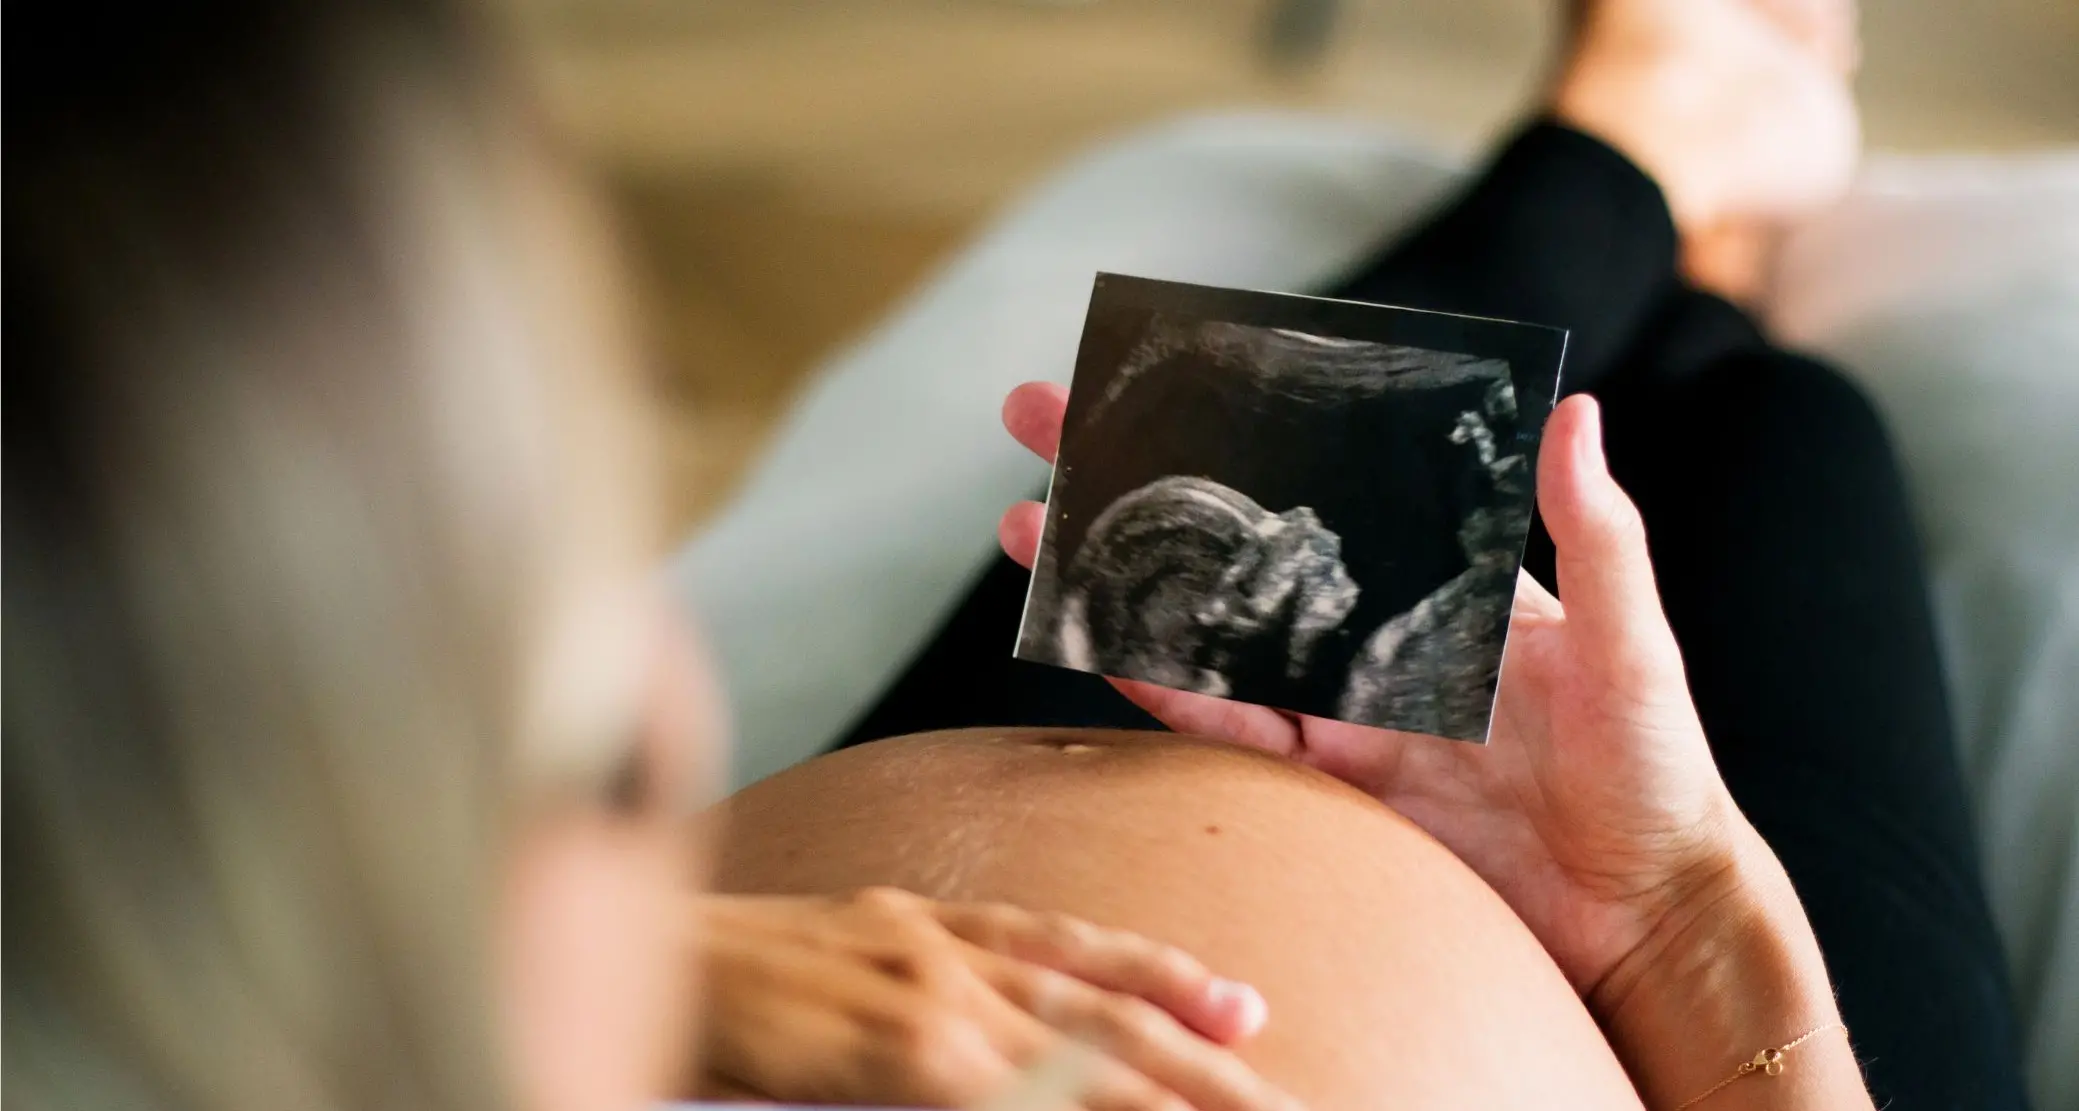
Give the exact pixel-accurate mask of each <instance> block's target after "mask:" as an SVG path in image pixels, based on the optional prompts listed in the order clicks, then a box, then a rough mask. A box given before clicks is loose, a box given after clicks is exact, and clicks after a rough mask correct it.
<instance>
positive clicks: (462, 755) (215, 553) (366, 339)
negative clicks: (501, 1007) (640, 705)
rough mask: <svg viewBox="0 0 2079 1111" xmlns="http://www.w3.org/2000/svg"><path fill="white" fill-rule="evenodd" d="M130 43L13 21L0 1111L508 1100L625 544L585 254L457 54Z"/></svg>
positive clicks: (635, 451)
mask: <svg viewBox="0 0 2079 1111" xmlns="http://www.w3.org/2000/svg"><path fill="white" fill-rule="evenodd" d="M87 7H89V8H91V7H92V6H91V5H89V6H87ZM165 7H166V9H168V10H166V11H163V12H159V13H156V14H145V15H140V16H139V17H138V18H139V20H141V21H142V22H141V23H132V24H129V25H128V26H127V27H126V28H125V29H122V30H111V29H110V27H109V23H110V21H108V20H106V19H98V20H97V19H94V18H91V16H87V17H76V18H75V17H68V16H65V15H62V14H61V15H58V16H57V17H56V18H58V19H59V20H60V21H61V23H62V22H63V21H67V20H69V23H70V25H69V26H67V25H60V26H58V27H56V28H55V29H54V30H50V31H48V32H47V33H42V32H39V30H37V29H25V28H24V27H23V26H21V24H22V23H23V22H26V21H17V26H16V37H15V42H16V45H17V46H21V45H23V44H24V43H25V42H27V43H28V44H30V48H31V49H34V50H37V51H38V53H39V54H42V55H44V57H45V62H46V64H47V65H49V66H51V67H52V68H56V69H61V70H63V71H64V75H63V77H62V78H61V79H60V83H59V84H57V85H55V86H46V87H44V88H42V89H41V90H39V91H35V92H32V93H27V94H24V95H23V96H21V97H17V99H16V103H15V104H13V105H10V119H9V166H8V175H9V176H8V186H7V189H8V195H7V212H6V221H7V229H8V237H7V242H6V253H7V264H6V265H7V273H6V296H7V304H6V315H5V327H6V363H7V374H8V390H7V404H6V409H5V418H6V441H5V450H6V470H5V482H6V491H5V495H6V500H5V514H6V521H5V523H6V568H5V573H6V605H7V611H8V612H7V630H6V649H5V667H6V684H7V690H6V701H5V730H6V736H5V752H6V768H5V780H4V782H5V810H4V821H5V830H4V836H5V854H6V856H5V865H4V868H5V871H4V875H5V957H6V981H5V1023H6V1037H7V1047H6V1055H5V1093H6V1101H7V1103H8V1105H9V1106H10V1107H15V1106H20V1107H24V1108H52V1109H57V1108H71V1107H82V1108H84V1107H106V1106H127V1107H157V1108H198V1109H199V1108H210V1109H218V1108H222V1109H227V1111H282V1109H284V1108H299V1109H301V1108H312V1109H326V1108H340V1109H346V1108H353V1109H355V1111H379V1109H385V1108H404V1107H412V1108H489V1107H494V1106H500V1105H503V1104H505V1103H507V1102H509V1099H508V1093H507V1092H506V1091H505V1083H504V1079H503V1074H502V1069H501V1067H500V1062H499V1061H498V1053H497V1050H498V1046H499V1041H498V1039H499V1036H500V1034H499V1031H498V1029H497V1023H496V1020H495V1017H494V1016H495V1010H496V1008H495V1006H494V1003H495V1000H494V999H493V986H492V982H491V968H490V960H491V957H490V951H489V944H488V943H489V935H490V931H491V922H490V917H489V916H490V914H491V911H492V908H493V905H494V902H495V900H496V899H497V898H498V896H499V892H498V890H497V887H498V885H499V883H500V880H501V876H500V869H501V853H502V852H503V850H504V847H505V844H506V837H507V833H508V830H509V828H510V826H511V823H512V822H513V820H514V817H515V814H516V811H517V810H518V809H520V808H523V807H526V806H529V805H533V804H535V803H537V802H539V801H540V800H542V799H543V798H544V797H546V796H548V795H552V794H555V793H557V792H563V791H589V790H592V789H594V788H595V787H600V786H603V785H604V784H605V782H606V780H607V778H608V777H609V775H610V773H611V771H612V769H613V761H614V758H615V756H616V753H615V752H614V751H613V749H612V747H611V744H610V742H612V741H615V740H618V739H620V738H619V737H617V736H616V735H615V734H616V730H620V729H625V728H627V727H629V726H631V724H632V722H631V721H630V720H629V717H630V715H632V714H633V713H634V710H633V701H634V698H635V693H634V684H635V682H636V676H634V674H633V671H634V666H633V662H632V661H633V657H634V655H635V653H636V652H637V651H638V649H637V648H635V647H633V645H634V643H635V642H634V634H633V633H632V632H629V631H628V630H626V629H624V628H621V625H623V624H626V623H627V622H623V621H622V620H621V617H619V616H616V615H619V614H624V613H626V612H632V607H624V608H619V609H617V608H616V607H617V606H619V605H620V601H625V596H624V595H623V593H622V592H624V591H627V590H630V589H633V588H632V587H631V586H630V583H631V582H632V581H633V580H634V579H635V578H636V577H638V576H639V575H640V573H641V571H642V569H643V565H644V563H645V560H646V558H647V556H648V554H649V551H650V545H651V544H652V543H653V539H654V538H653V537H652V536H651V535H650V534H649V524H648V520H647V517H646V515H645V513H644V512H643V510H644V508H645V507H647V506H648V505H650V504H653V503H654V502H653V499H651V498H649V497H648V494H649V491H648V490H647V489H646V488H645V487H644V485H643V483H644V482H645V481H647V478H648V473H649V472H648V469H647V466H646V464H645V451H646V437H645V435H644V433H643V429H642V426H641V424H640V422H639V421H638V420H637V419H636V417H635V411H634V406H633V405H632V393H633V391H632V390H631V389H630V382H629V380H628V379H627V377H626V371H627V368H628V367H630V366H631V365H632V363H633V360H632V359H631V358H630V357H629V355H628V352H627V350H626V349H625V347H624V345H623V344H622V342H621V340H620V339H619V338H618V335H619V329H618V327H617V326H616V325H615V324H614V323H613V318H614V311H613V305H614V304H615V302H616V299H617V297H616V291H615V290H614V288H613V287H612V284H611V282H610V281H609V274H608V268H607V267H606V266H605V265H604V262H603V258H602V255H603V252H602V251H601V250H600V249H599V244H598V243H597V242H596V241H595V240H596V239H597V228H596V226H595V225H594V223H593V221H592V219H591V217H590V216H589V215H588V213H587V211H586V209H585V207H584V204H583V202H582V200H581V199H580V197H579V192H580V191H578V190H576V189H574V188H573V186H572V185H571V183H570V182H569V181H567V180H564V179H563V178H561V177H559V176H558V172H557V170H556V168H555V166H554V165H553V163H552V161H551V160H550V159H548V158H546V157H545V155H544V150H543V147H542V144H541V142H540V141H539V139H538V137H537V136H536V135H535V134H534V132H533V129H532V128H531V127H530V126H529V124H528V122H527V117H526V114H525V113H524V112H520V111H516V110H515V109H514V108H513V106H512V104H511V98H510V96H509V95H508V92H507V91H506V90H505V89H504V87H503V85H502V80H501V78H500V77H499V76H498V73H497V67H495V66H493V65H490V64H488V63H487V62H486V60H485V57H484V56H483V54H482V53H481V50H480V48H479V47H478V46H477V45H476V44H477V43H478V42H479V41H480V39H479V37H478V36H477V35H476V34H475V32H474V31H473V30H472V29H471V27H470V25H469V17H468V16H467V15H466V14H464V15H457V14H455V13H452V12H447V11H444V10H442V9H440V8H439V7H438V6H432V5H419V4H411V3H389V4H376V5H357V4H351V3H345V2H340V3H325V2H315V0H313V2H308V3H301V4H291V5H260V4H253V5H247V4H242V3H238V2H235V0H224V2H219V3H205V4H201V5H185V6H183V5H168V6H165ZM125 18H126V19H128V18H129V16H128V15H126V17H125ZM68 67H69V68H68ZM10 92H11V93H12V92H14V90H10ZM25 103H26V104H27V107H26V108H24V107H23V105H24V104H25ZM25 121H26V122H25ZM616 599H620V601H617V600H616ZM580 628H582V629H583V630H584V632H585V633H586V634H587V635H590V636H591V637H592V639H591V641H590V644H591V645H592V646H593V647H594V648H596V649H597V651H596V652H594V653H593V654H592V655H591V658H590V662H591V664H592V666H591V669H590V671H589V672H584V671H580V672H578V673H575V674H558V675H555V676H553V678H551V676H550V673H551V672H552V671H553V670H555V669H557V668H559V667H561V666H562V665H563V664H564V663H566V662H567V661H568V660H569V659H571V658H572V655H573V654H572V653H571V652H570V651H569V650H568V648H567V638H568V636H569V635H571V630H573V629H580ZM622 633H627V634H628V635H627V637H626V638H624V639H623V640H619V641H617V640H616V639H615V637H617V636H620V635H621V634H622ZM559 638H561V639H559Z"/></svg>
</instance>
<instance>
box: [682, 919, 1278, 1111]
mask: <svg viewBox="0 0 2079 1111" xmlns="http://www.w3.org/2000/svg"><path fill="white" fill-rule="evenodd" d="M701 905H702V908H703V913H704V924H705V930H706V933H705V941H704V944H705V946H706V948H707V964H706V968H707V972H706V984H705V992H704V995H705V1006H706V1010H707V1013H706V1015H705V1019H704V1024H703V1034H702V1038H703V1041H704V1043H705V1044H704V1052H703V1053H702V1054H701V1068H702V1073H703V1075H702V1077H701V1082H700V1084H699V1085H698V1091H699V1094H700V1095H701V1097H703V1098H709V1099H759V1100H779V1101H784V1102H789V1103H850V1104H875V1105H880V1106H902V1107H959V1106H967V1105H971V1104H974V1103H976V1102H979V1101H981V1100H984V1099H987V1098H988V1097H990V1096H993V1095H996V1094H998V1093H999V1092H1001V1091H1002V1090H1004V1089H1005V1088H1006V1087H1008V1086H1009V1085H1010V1084H1011V1083H1012V1082H1013V1081H1014V1080H1015V1079H1016V1078H1017V1076H1018V1074H1019V1073H1020V1072H1021V1071H1022V1070H1023V1069H1025V1068H1026V1067H1028V1066H1030V1065H1031V1064H1032V1063H1033V1062H1035V1061H1037V1060H1039V1059H1040V1058H1042V1057H1044V1056H1046V1055H1047V1054H1049V1053H1050V1052H1053V1051H1055V1050H1057V1049H1058V1048H1060V1047H1061V1046H1062V1044H1063V1042H1064V1041H1065V1040H1066V1039H1069V1038H1074V1039H1077V1040H1079V1041H1082V1042H1085V1043H1088V1044H1089V1045H1090V1046H1091V1047H1093V1048H1094V1049H1095V1050H1097V1051H1098V1055H1097V1057H1096V1059H1095V1062H1094V1064H1092V1065H1091V1066H1090V1068H1091V1073H1090V1075H1089V1076H1088V1077H1087V1078H1086V1081H1085V1084H1084V1086H1083V1087H1082V1089H1081V1090H1082V1092H1083V1094H1082V1096H1081V1100H1080V1103H1081V1106H1084V1107H1088V1108H1091V1109H1092V1111H1111V1109H1117V1111H1139V1109H1144V1108H1145V1109H1157V1108H1159V1109H1162V1111H1183V1109H1185V1108H1196V1109H1198V1111H1273V1109H1276V1111H1284V1109H1287V1108H1294V1107H1296V1106H1297V1104H1296V1103H1295V1102H1294V1101H1293V1100H1292V1099H1291V1098H1290V1097H1288V1096H1286V1095H1284V1094H1283V1093H1282V1092H1279V1091H1278V1090H1276V1089H1275V1088H1272V1087H1271V1086H1270V1085H1269V1084H1268V1083H1266V1082H1265V1081H1263V1080H1261V1079H1260V1078H1258V1077H1257V1076H1256V1074H1255V1073H1254V1072H1253V1071H1252V1070H1251V1069H1250V1068H1249V1067H1248V1066H1246V1065H1244V1064H1243V1063H1242V1062H1241V1061H1240V1059H1238V1058H1236V1057H1235V1056H1234V1055H1233V1054H1232V1053H1230V1052H1228V1051H1227V1050H1226V1049H1224V1048H1222V1046H1223V1045H1224V1044H1229V1043H1233V1042H1236V1041H1240V1040H1242V1039H1245V1038H1247V1037H1249V1036H1251V1035H1253V1034H1254V1033H1255V1032H1256V1031H1257V1030H1258V1029H1260V1028H1261V1027H1262V1025H1263V1022H1264V1018H1265V1014H1264V1005H1263V999H1262V997H1261V996H1259V995H1258V994H1257V993H1256V992H1255V990H1254V989H1252V988H1250V987H1248V986H1246V985H1244V984H1238V983H1234V982H1232V981H1227V980H1222V979H1220V978H1218V977H1216V976H1214V975H1213V974H1212V973H1211V972H1209V971H1207V970H1206V968H1205V967H1204V966H1203V965H1201V964H1199V963H1198V962H1197V961H1196V960H1194V959H1192V958H1191V957H1189V956H1187V955H1186V954H1184V953H1183V952H1181V951H1179V950H1176V949H1172V948H1170V947H1168V946H1165V945H1159V944H1157V943H1155V942H1152V941H1148V940H1146V939H1144V938H1141V937H1139V936H1137V935H1134V934H1129V933H1125V932H1122V931H1118V930H1109V929H1103V928H1100V927H1097V926H1093V925H1090V924H1089V923H1086V922H1081V921H1078V920H1075V919H1071V918H1067V917H1064V916H1061V915H1053V914H1035V913H1031V912H1028V911H1024V910H1020V909H1018V908H1016V907H1010V906H1002V905H985V904H958V903H940V902H935V901H933V900H930V899H926V898H923V897H921V896H917V895H912V894H909V893H907V892H903V891H897V890H893V889H890V888H873V889H868V890H866V891H861V892H859V893H857V894H854V895H851V896H849V897H845V898H834V899H832V898H796V897H781V896H723V895H710V896H703V897H702V901H701Z"/></svg>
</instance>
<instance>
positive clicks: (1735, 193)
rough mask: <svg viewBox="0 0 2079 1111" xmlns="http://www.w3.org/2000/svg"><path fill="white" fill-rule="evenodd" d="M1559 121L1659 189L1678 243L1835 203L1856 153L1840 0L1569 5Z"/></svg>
mask: <svg viewBox="0 0 2079 1111" xmlns="http://www.w3.org/2000/svg"><path fill="white" fill-rule="evenodd" d="M1573 10H1574V13H1575V15H1576V17H1577V19H1578V21H1579V22H1578V25H1577V26H1576V27H1575V28H1574V29H1573V31H1572V34H1571V36H1570V56H1569V57H1568V59H1567V60H1566V62H1565V64H1564V66H1563V67H1562V70H1561V74H1560V78H1559V82H1558V84H1557V86H1556V88H1555V90H1554V93H1553V102H1552V111H1553V114H1554V115H1555V116H1556V117H1557V118H1558V119H1560V120H1561V121H1563V122H1565V123H1567V124H1570V125H1572V126H1574V127H1578V128H1580V129H1581V130H1583V131H1586V132H1588V133H1589V134H1592V135H1595V136H1597V137H1599V138H1601V139H1603V140H1604V141H1605V142H1608V143H1609V144H1610V145H1612V146H1614V147H1616V148H1617V149H1618V150H1621V151H1623V152H1624V153H1625V155H1626V156H1627V157H1629V158H1631V159H1632V160H1633V161H1634V162H1636V163H1638V164H1639V165H1640V166H1641V167H1642V168H1644V169H1645V170H1646V171H1647V172H1648V173H1650V174H1652V175H1653V177H1654V178H1655V179H1656V180H1657V181H1659V182H1660V185H1661V189H1662V191H1663V192H1664V193H1665V194H1666V196H1667V199H1668V207H1669V209H1670V210H1671V211H1673V213H1674V216H1675V223H1676V226H1677V228H1678V229H1680V230H1681V231H1682V232H1683V233H1684V235H1685V236H1688V235H1703V234H1705V233H1710V234H1712V235H1714V236H1721V237H1722V235H1723V234H1724V233H1725V232H1726V229H1737V228H1741V227H1751V226H1755V225H1766V224H1776V223H1781V222H1783V221H1786V220H1790V219H1794V218H1796V217H1799V216H1803V215H1806V214H1808V213H1810V212H1813V211H1816V210H1817V209H1819V208H1821V207H1824V206H1825V205H1826V204H1828V203H1829V202H1831V201H1833V200H1835V199H1836V198H1838V197H1839V196H1840V195H1841V193H1842V192H1843V191H1845V190H1846V188H1847V186H1848V181H1849V178H1850V176H1851V175H1852V174H1853V172H1854V169H1855V164H1856V160H1857V158H1858V156H1859V154H1860V152H1861V128H1860V123H1859V120H1858V117H1857V114H1856V108H1855V99H1854V96H1853V94H1852V92H1851V91H1850V89H1849V75H1850V74H1851V73H1852V72H1853V70H1854V67H1855V63H1856V50H1857V48H1856V36H1855V6H1854V3H1853V0H1577V3H1576V4H1575V5H1574V9H1573Z"/></svg>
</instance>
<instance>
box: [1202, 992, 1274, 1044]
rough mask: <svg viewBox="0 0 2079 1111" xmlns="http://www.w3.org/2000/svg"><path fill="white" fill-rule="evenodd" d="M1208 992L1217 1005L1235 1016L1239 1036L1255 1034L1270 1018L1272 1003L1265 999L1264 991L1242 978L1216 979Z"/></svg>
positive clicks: (1245, 1036)
mask: <svg viewBox="0 0 2079 1111" xmlns="http://www.w3.org/2000/svg"><path fill="white" fill-rule="evenodd" d="M1207 994H1208V995H1209V996H1210V997H1211V998H1212V1001H1213V1005H1214V1006H1215V1007H1218V1008H1219V1009H1220V1010H1223V1011H1228V1012H1230V1013H1232V1014H1233V1015H1234V1016H1235V1019H1234V1021H1235V1027H1236V1029H1237V1030H1238V1033H1237V1034H1236V1036H1237V1037H1242V1038H1247V1037H1252V1036H1254V1035H1255V1033H1256V1032H1257V1031H1258V1030H1261V1029H1263V1024H1264V1022H1265V1021H1267V1020H1268V1019H1269V1018H1270V1005H1269V1004H1268V1003H1265V1002H1264V1001H1263V993H1262V992H1259V991H1257V990H1256V989H1255V988H1252V987H1250V986H1249V985H1247V984H1245V983H1242V982H1241V981H1240V980H1214V981H1213V984H1212V987H1210V988H1208V989H1207Z"/></svg>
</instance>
